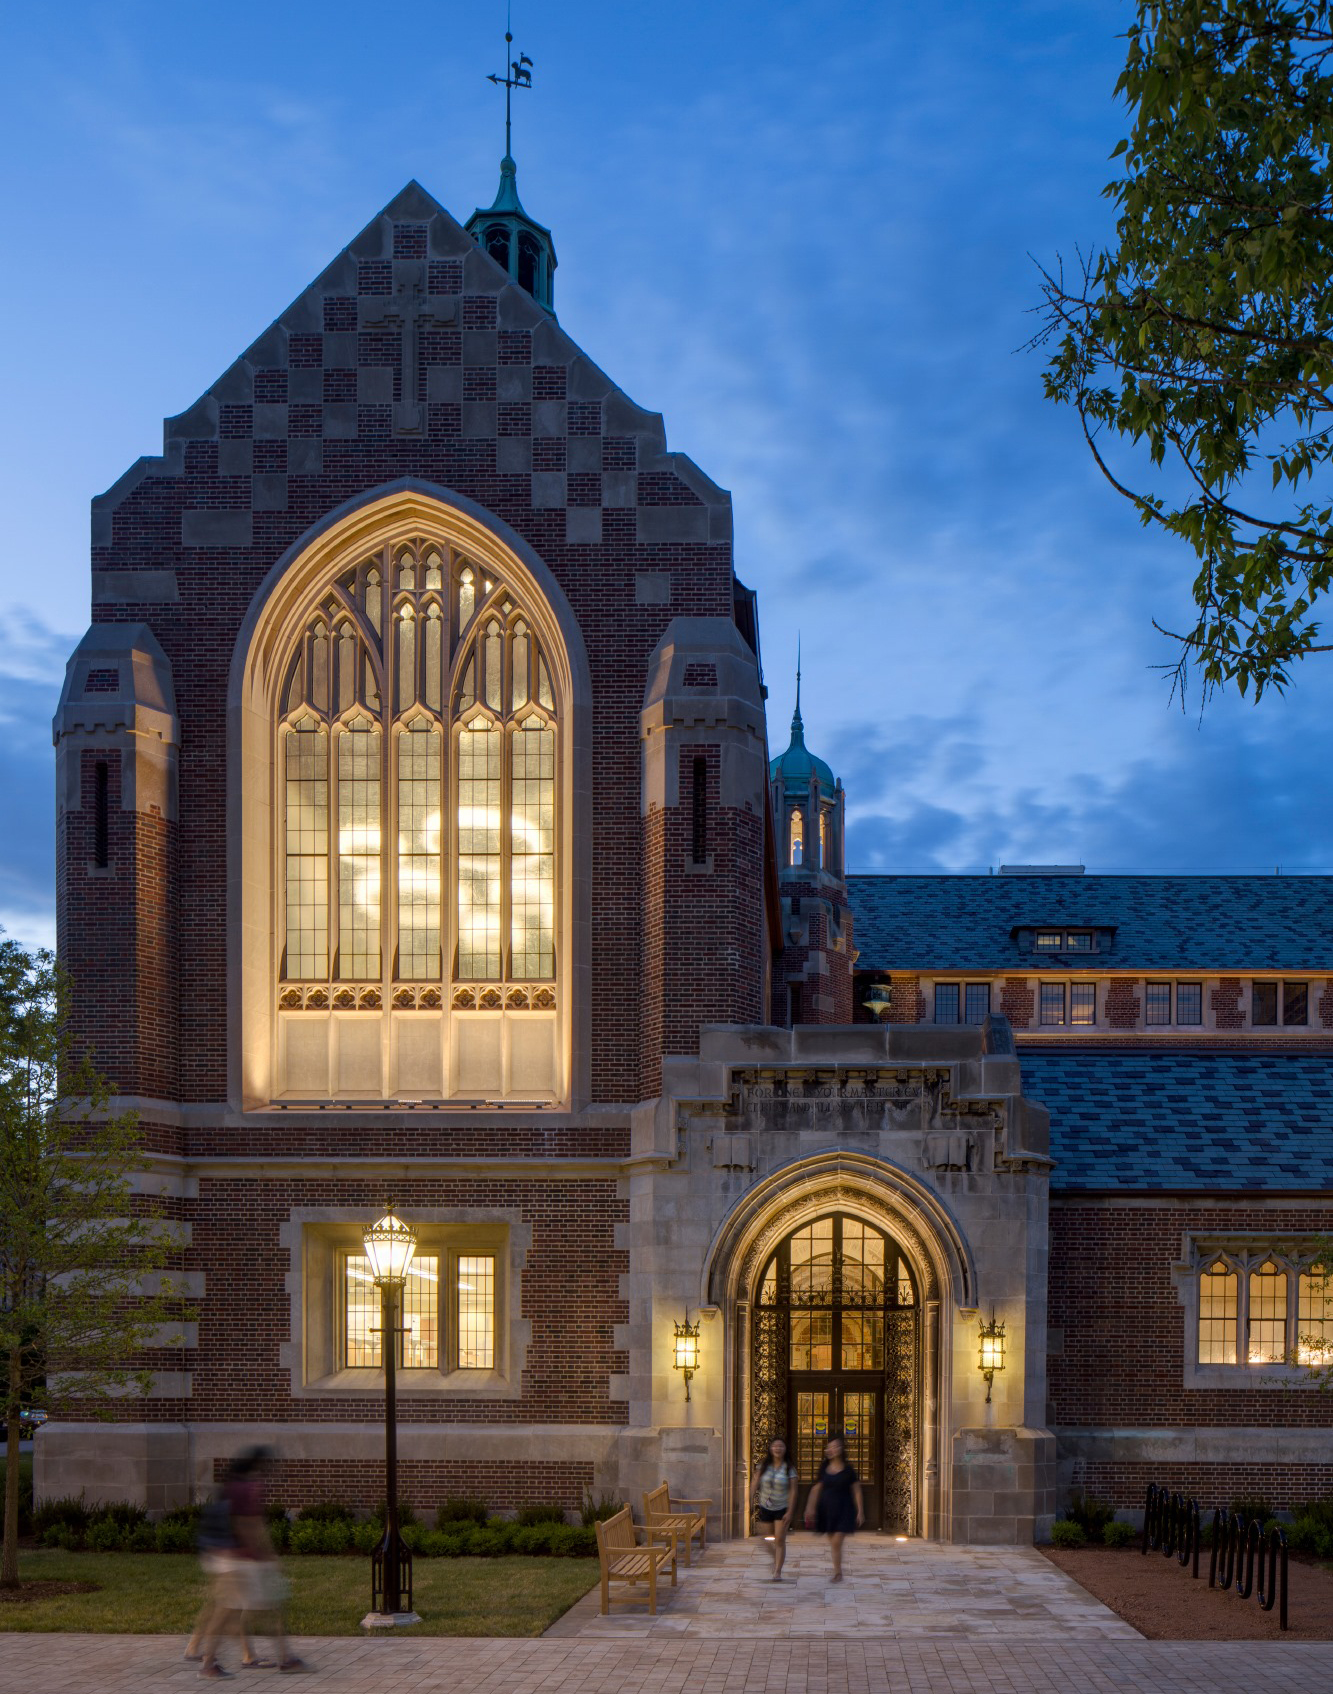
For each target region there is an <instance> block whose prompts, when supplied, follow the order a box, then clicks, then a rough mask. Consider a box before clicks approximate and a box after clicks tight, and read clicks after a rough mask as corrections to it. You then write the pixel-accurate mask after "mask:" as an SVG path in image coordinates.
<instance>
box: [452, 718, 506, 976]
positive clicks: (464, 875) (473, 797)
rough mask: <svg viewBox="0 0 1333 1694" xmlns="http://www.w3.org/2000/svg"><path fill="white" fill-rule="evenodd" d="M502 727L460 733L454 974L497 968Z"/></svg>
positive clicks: (486, 972)
mask: <svg viewBox="0 0 1333 1694" xmlns="http://www.w3.org/2000/svg"><path fill="white" fill-rule="evenodd" d="M503 739H504V737H503V732H502V731H501V730H499V729H496V728H494V727H493V726H492V725H490V724H487V723H484V722H479V723H476V724H474V725H473V726H472V727H471V728H469V729H464V730H463V731H462V733H461V734H460V735H459V737H458V974H459V975H460V976H461V977H464V978H482V979H485V978H492V977H498V976H499V974H500V896H501V880H500V877H501V863H502V860H501V853H500V833H501V829H500V820H501V801H500V757H501V751H502V743H503Z"/></svg>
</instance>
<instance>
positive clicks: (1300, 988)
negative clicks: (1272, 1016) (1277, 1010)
mask: <svg viewBox="0 0 1333 1694" xmlns="http://www.w3.org/2000/svg"><path fill="white" fill-rule="evenodd" d="M1309 1003H1310V986H1309V984H1308V983H1305V982H1284V983H1283V984H1282V1022H1283V1023H1284V1024H1285V1025H1287V1026H1288V1027H1291V1026H1292V1025H1295V1024H1304V1023H1307V1022H1308V1021H1309Z"/></svg>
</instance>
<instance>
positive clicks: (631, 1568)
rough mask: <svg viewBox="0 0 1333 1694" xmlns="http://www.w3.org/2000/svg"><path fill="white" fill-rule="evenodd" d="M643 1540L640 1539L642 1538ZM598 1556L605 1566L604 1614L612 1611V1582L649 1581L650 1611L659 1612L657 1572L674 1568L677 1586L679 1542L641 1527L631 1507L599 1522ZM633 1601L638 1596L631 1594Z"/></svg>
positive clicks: (674, 1582) (632, 1582) (603, 1577)
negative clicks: (635, 1520) (677, 1544)
mask: <svg viewBox="0 0 1333 1694" xmlns="http://www.w3.org/2000/svg"><path fill="white" fill-rule="evenodd" d="M640 1536H642V1537H643V1539H642V1540H640V1539H639V1537H640ZM597 1559H598V1563H599V1564H600V1565H601V1567H602V1615H603V1617H605V1615H606V1614H607V1612H609V1611H610V1610H611V1584H612V1583H613V1582H628V1583H629V1584H630V1586H631V1588H632V1587H633V1585H634V1584H635V1583H637V1582H646V1583H647V1584H648V1610H649V1611H650V1612H652V1613H654V1614H656V1612H657V1573H658V1571H660V1570H670V1572H671V1586H672V1587H673V1588H674V1587H675V1586H676V1543H675V1538H674V1536H671V1535H664V1534H655V1533H654V1532H653V1531H652V1530H651V1529H637V1528H636V1527H635V1523H634V1519H633V1518H632V1517H631V1516H630V1510H629V1507H628V1506H622V1507H621V1509H620V1510H619V1511H618V1512H617V1513H616V1515H615V1516H614V1517H613V1518H607V1519H606V1521H605V1522H604V1523H599V1524H598V1525H597ZM629 1598H630V1599H631V1600H632V1599H633V1598H634V1595H633V1594H632V1593H631V1594H630V1596H629Z"/></svg>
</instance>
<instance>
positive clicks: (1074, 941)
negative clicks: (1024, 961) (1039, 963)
mask: <svg viewBox="0 0 1333 1694" xmlns="http://www.w3.org/2000/svg"><path fill="white" fill-rule="evenodd" d="M1032 946H1033V949H1034V951H1036V952H1038V953H1095V952H1096V951H1097V931H1096V930H1095V929H1038V930H1035V931H1033V932H1032Z"/></svg>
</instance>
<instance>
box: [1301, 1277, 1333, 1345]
mask: <svg viewBox="0 0 1333 1694" xmlns="http://www.w3.org/2000/svg"><path fill="white" fill-rule="evenodd" d="M1296 1358H1297V1361H1298V1362H1299V1363H1300V1364H1303V1365H1316V1366H1320V1367H1323V1366H1327V1365H1330V1364H1333V1275H1330V1273H1329V1272H1328V1271H1326V1270H1322V1269H1319V1268H1317V1267H1316V1268H1314V1269H1311V1270H1308V1271H1302V1272H1301V1275H1300V1280H1299V1282H1298V1284H1297V1313H1296Z"/></svg>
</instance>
